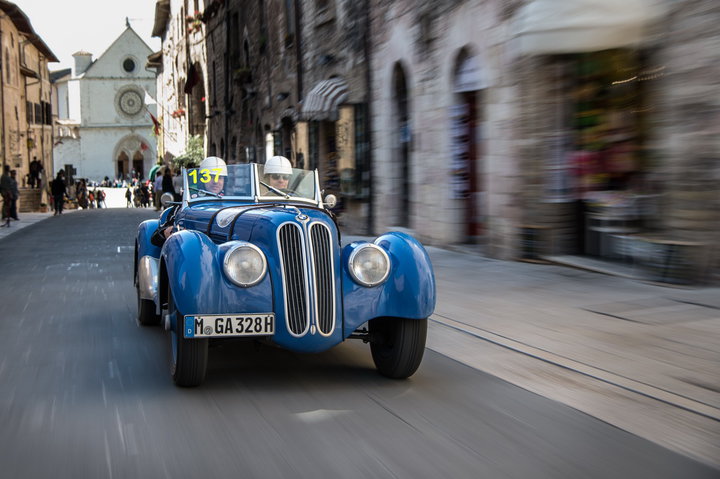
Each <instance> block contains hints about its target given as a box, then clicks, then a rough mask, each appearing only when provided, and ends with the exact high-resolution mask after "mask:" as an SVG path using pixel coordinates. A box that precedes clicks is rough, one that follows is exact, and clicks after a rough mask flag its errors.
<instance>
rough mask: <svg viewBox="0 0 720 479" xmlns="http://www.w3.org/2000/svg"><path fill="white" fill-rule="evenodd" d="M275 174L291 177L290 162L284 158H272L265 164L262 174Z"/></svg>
mask: <svg viewBox="0 0 720 479" xmlns="http://www.w3.org/2000/svg"><path fill="white" fill-rule="evenodd" d="M272 173H276V174H279V175H292V165H291V164H290V160H288V159H287V158H285V157H284V156H273V157H272V158H270V159H269V160H267V161H266V162H265V169H264V170H263V174H266V175H269V174H272Z"/></svg>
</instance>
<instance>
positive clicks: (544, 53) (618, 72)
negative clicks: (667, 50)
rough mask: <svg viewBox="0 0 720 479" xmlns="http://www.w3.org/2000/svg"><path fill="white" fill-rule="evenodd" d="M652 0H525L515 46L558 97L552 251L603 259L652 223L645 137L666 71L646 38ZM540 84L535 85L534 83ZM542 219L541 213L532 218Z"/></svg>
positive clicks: (550, 165) (549, 160)
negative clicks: (534, 61)
mask: <svg viewBox="0 0 720 479" xmlns="http://www.w3.org/2000/svg"><path fill="white" fill-rule="evenodd" d="M653 4H654V2H652V1H651V0H628V1H624V2H621V1H619V0H612V1H610V0H604V1H602V2H601V1H598V0H581V1H578V2H562V3H558V2H548V1H545V0H536V1H534V2H531V3H529V4H528V5H527V6H526V7H525V9H524V11H523V12H521V15H520V16H519V18H520V22H521V24H520V32H521V33H520V35H519V39H518V46H519V49H520V51H521V52H522V53H523V54H525V55H526V56H532V57H534V58H541V59H542V61H541V62H540V63H541V64H542V65H543V66H545V67H546V69H545V70H543V73H544V74H545V75H546V76H547V77H546V78H527V79H526V81H528V82H531V81H533V82H547V84H548V85H552V87H548V88H547V89H546V91H552V92H553V97H551V98H547V97H542V98H541V97H539V96H538V97H536V98H532V101H534V102H537V103H540V104H542V105H548V107H547V109H546V110H545V111H543V113H544V114H545V116H544V117H543V118H542V120H543V122H542V126H543V127H544V130H542V129H541V128H536V129H535V130H533V131H537V130H541V131H540V132H539V133H537V135H538V138H539V139H540V141H541V142H542V144H543V155H544V158H543V159H542V167H541V168H542V172H541V174H540V176H541V178H542V182H543V191H542V192H541V193H539V194H540V196H541V198H538V201H541V202H543V203H545V204H546V208H545V212H550V213H549V214H547V215H546V216H547V217H546V220H547V221H545V223H549V224H550V228H551V229H552V230H553V231H552V235H551V236H552V239H550V238H548V239H547V241H549V242H554V244H552V245H550V247H548V248H546V250H552V252H553V253H555V254H579V255H589V256H594V257H600V258H603V259H614V260H621V259H625V258H627V257H629V255H630V252H629V251H628V244H629V240H628V238H629V237H630V236H631V235H637V234H639V233H647V232H650V231H652V230H653V228H655V227H656V220H657V204H656V201H657V198H658V197H657V194H656V193H657V190H658V185H657V184H656V183H655V181H654V176H653V171H655V165H654V164H653V158H652V155H651V154H650V153H649V152H650V145H649V144H648V141H649V138H650V135H649V131H648V129H649V125H650V124H651V121H650V120H651V115H653V112H654V109H655V102H656V101H655V99H654V98H653V88H652V81H653V80H655V79H656V78H659V77H660V76H662V75H663V67H662V66H661V65H657V64H656V63H655V62H654V61H653V57H652V51H651V50H650V49H649V48H648V46H647V45H645V44H644V43H643V40H644V29H645V26H646V24H647V23H648V22H650V21H651V20H652V18H654V16H655V15H656V12H655V11H654V10H653V8H652V7H653ZM536 91H537V90H536ZM534 222H535V223H538V221H537V220H535V221H534Z"/></svg>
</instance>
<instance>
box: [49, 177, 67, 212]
mask: <svg viewBox="0 0 720 479" xmlns="http://www.w3.org/2000/svg"><path fill="white" fill-rule="evenodd" d="M50 191H51V192H52V196H53V207H54V208H55V214H54V215H53V216H57V215H61V214H62V212H63V204H64V201H65V197H66V196H67V185H66V184H65V170H60V171H58V174H57V176H56V177H55V179H54V180H53V181H52V184H51V185H50Z"/></svg>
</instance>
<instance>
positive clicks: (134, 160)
mask: <svg viewBox="0 0 720 479" xmlns="http://www.w3.org/2000/svg"><path fill="white" fill-rule="evenodd" d="M151 145H152V143H150V142H149V141H148V140H146V139H145V138H144V137H142V136H140V135H136V134H132V135H127V136H125V137H123V138H122V139H120V140H119V141H118V142H117V143H116V144H115V149H114V153H113V158H114V159H115V164H116V166H115V176H116V177H117V178H119V179H121V180H126V181H129V180H130V179H131V175H132V173H133V172H134V173H135V174H136V176H138V175H140V178H143V177H144V175H145V173H146V172H149V171H150V168H152V166H153V164H154V163H155V155H154V152H153V148H151V147H150V146H151Z"/></svg>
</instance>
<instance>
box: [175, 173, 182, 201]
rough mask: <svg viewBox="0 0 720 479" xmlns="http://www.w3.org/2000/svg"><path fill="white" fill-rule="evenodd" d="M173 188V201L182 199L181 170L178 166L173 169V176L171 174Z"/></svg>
mask: <svg viewBox="0 0 720 479" xmlns="http://www.w3.org/2000/svg"><path fill="white" fill-rule="evenodd" d="M173 190H175V193H174V194H173V199H174V200H175V201H182V192H183V177H182V170H181V169H179V168H178V169H177V170H176V171H175V176H173Z"/></svg>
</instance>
